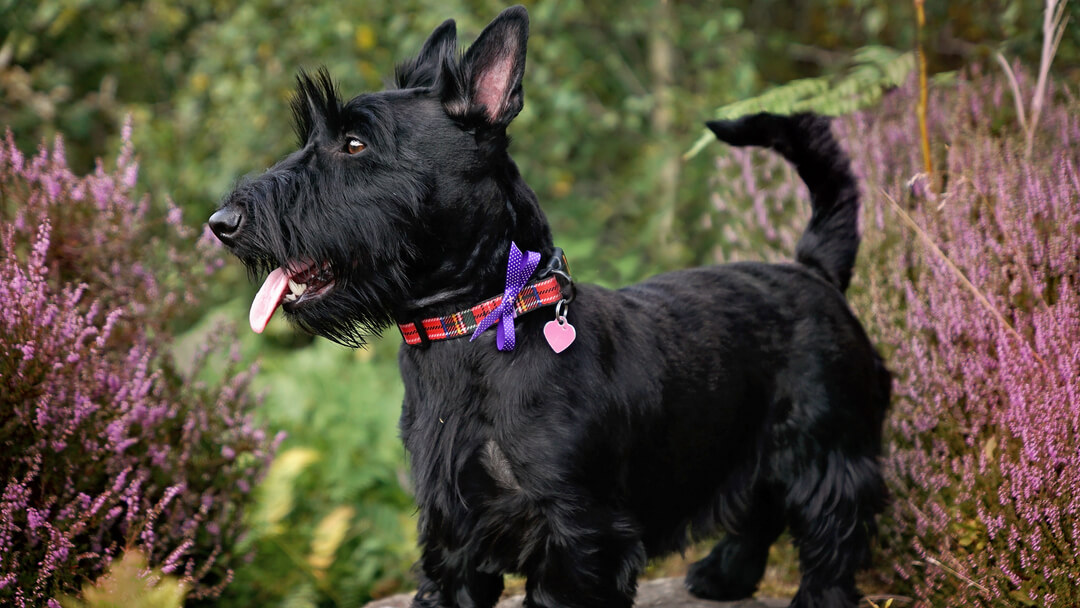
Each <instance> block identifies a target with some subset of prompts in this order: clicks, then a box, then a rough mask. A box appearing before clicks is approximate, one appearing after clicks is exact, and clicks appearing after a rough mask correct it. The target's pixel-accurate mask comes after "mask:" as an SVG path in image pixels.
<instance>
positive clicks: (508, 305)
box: [469, 241, 540, 350]
mask: <svg viewBox="0 0 1080 608" xmlns="http://www.w3.org/2000/svg"><path fill="white" fill-rule="evenodd" d="M538 265H540V254H539V253H537V252H535V251H526V252H525V253H524V254H523V253H521V250H520V249H518V246H517V243H514V242H513V241H511V242H510V259H509V261H508V262H507V263H506V291H504V292H503V298H502V302H500V303H499V306H498V308H496V309H495V310H493V311H491V314H489V315H487V316H486V317H484V320H483V321H481V322H480V324H479V325H477V326H476V331H475V332H473V335H472V337H471V338H469V342H472V341H473V340H475V339H476V337H477V336H479V335H480V334H482V333H483V332H484V330H486V329H487V328H489V327H491V326H492V325H494V324H495V323H498V324H499V330H498V333H497V334H496V340H495V345H496V346H497V347H498V348H499V350H514V306H515V304H516V303H517V297H518V293H520V292H521V288H522V287H524V286H525V283H526V281H528V280H529V277H531V276H532V273H533V271H534V270H536V267H537V266H538Z"/></svg>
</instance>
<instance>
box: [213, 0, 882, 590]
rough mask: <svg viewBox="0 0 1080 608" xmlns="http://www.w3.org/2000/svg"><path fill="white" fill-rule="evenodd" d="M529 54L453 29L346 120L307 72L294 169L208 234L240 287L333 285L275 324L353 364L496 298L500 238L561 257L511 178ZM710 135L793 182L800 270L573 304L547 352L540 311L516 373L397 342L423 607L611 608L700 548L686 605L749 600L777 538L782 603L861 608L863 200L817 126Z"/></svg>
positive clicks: (650, 287)
mask: <svg viewBox="0 0 1080 608" xmlns="http://www.w3.org/2000/svg"><path fill="white" fill-rule="evenodd" d="M527 37H528V17H527V14H526V12H525V10H524V9H523V8H521V7H514V8H510V9H507V10H506V11H504V12H503V13H502V14H501V15H499V17H498V18H496V19H495V20H494V21H493V22H492V23H491V24H490V25H489V26H488V27H487V28H486V29H485V30H484V31H483V32H482V33H481V34H480V37H479V39H478V40H477V41H476V42H475V43H474V44H473V45H472V46H471V47H470V48H469V49H468V51H467V52H466V53H465V54H464V55H463V56H461V55H459V54H458V52H457V50H456V34H455V28H454V23H453V21H447V22H446V23H444V24H442V25H441V26H439V28H437V29H436V30H435V32H434V33H433V34H432V35H431V37H430V38H429V39H428V41H427V42H426V43H425V44H424V47H423V49H422V50H421V52H420V54H419V56H418V57H417V58H416V59H414V60H412V61H409V62H406V63H404V64H402V65H401V66H400V67H399V68H398V70H397V78H396V84H397V87H398V88H396V89H393V90H388V91H384V92H381V93H374V94H368V95H361V96H359V97H356V98H354V99H352V100H350V101H348V102H345V103H342V102H340V101H339V99H338V96H337V94H336V93H335V91H334V87H333V85H332V83H331V80H330V78H329V76H328V75H327V74H326V73H325V72H320V73H319V74H317V75H316V76H314V77H310V76H308V75H305V74H301V75H300V78H299V91H298V94H297V97H296V102H295V103H294V111H295V114H296V126H297V131H298V134H299V136H300V139H301V147H300V149H299V150H297V151H296V152H294V153H293V154H291V155H290V156H289V157H287V158H286V159H284V160H283V161H281V162H280V163H279V164H277V165H275V166H274V167H273V168H271V169H270V170H269V171H267V172H266V173H265V174H263V175H261V176H259V177H257V178H254V179H251V180H248V181H246V182H245V183H243V184H241V185H240V186H239V187H238V188H237V189H236V191H235V192H233V193H232V194H231V195H230V196H229V197H228V198H227V199H226V201H225V202H224V204H223V205H222V208H221V209H220V210H219V211H218V212H217V213H215V214H214V217H213V218H211V226H212V227H213V229H214V231H215V232H216V233H217V234H218V235H219V237H220V238H221V239H222V240H223V241H224V242H225V243H226V244H227V245H228V246H229V248H230V249H231V250H232V251H233V252H234V253H235V254H236V255H237V256H239V257H240V258H241V259H242V260H243V261H244V263H245V264H246V265H247V266H248V268H249V269H250V271H251V272H252V274H253V275H261V274H264V273H266V272H267V271H268V270H270V269H273V268H277V267H279V266H283V267H288V268H290V269H292V271H294V272H295V271H297V270H298V269H299V268H301V267H302V266H305V265H308V264H310V263H311V261H316V264H317V265H318V266H319V267H320V268H324V273H325V276H324V278H323V279H322V280H316V281H315V282H316V283H320V284H325V286H324V287H322V288H320V289H319V290H315V293H307V294H305V295H304V296H302V297H301V298H300V299H299V300H297V301H296V302H292V303H285V304H283V305H282V308H283V309H284V311H285V313H286V314H287V315H288V317H289V318H290V319H291V320H292V321H294V322H295V323H296V324H298V325H300V326H301V327H303V328H305V329H307V330H309V331H312V332H315V333H318V334H321V335H323V336H326V337H328V338H331V339H333V340H337V341H339V342H342V343H345V344H352V345H357V344H360V343H361V342H362V334H363V333H364V332H365V331H378V330H379V329H381V328H384V327H386V326H387V325H388V324H390V323H403V322H408V321H413V320H416V319H418V318H423V317H430V316H438V315H444V314H448V313H451V312H455V311H458V310H463V309H465V308H468V307H470V306H472V305H474V304H476V303H478V302H480V301H482V300H484V299H486V298H489V297H491V296H493V295H497V294H501V293H502V291H503V287H504V279H505V272H506V260H507V251H508V248H509V245H510V242H511V240H513V241H515V242H517V244H518V245H519V246H520V247H521V248H522V249H523V250H531V251H538V252H540V253H541V254H542V255H543V256H544V258H545V259H546V258H548V257H550V256H552V255H553V252H554V245H553V242H552V237H551V232H550V229H549V228H548V224H547V221H546V219H545V218H544V215H543V213H542V211H541V210H540V207H539V206H538V204H537V200H536V196H535V195H534V194H533V192H532V190H530V189H529V187H528V186H527V185H526V184H525V182H524V181H523V180H522V178H521V176H520V175H519V174H518V170H517V168H516V166H515V165H514V163H513V161H512V160H511V159H510V157H509V156H508V154H507V146H508V139H507V136H506V127H507V125H508V124H509V123H510V121H511V120H512V119H513V117H514V116H515V115H516V114H517V113H518V112H519V111H520V109H521V107H522V103H523V99H524V96H523V89H522V84H521V82H522V75H523V73H524V64H525V45H526V40H527ZM710 127H711V128H712V129H713V130H714V131H715V132H716V133H717V135H718V137H719V138H720V139H722V140H725V141H727V142H729V143H732V144H734V145H759V146H770V147H772V148H774V149H776V150H778V151H779V152H781V153H782V154H784V155H785V156H786V157H787V158H788V159H790V160H791V161H792V162H793V163H794V164H795V165H796V167H797V168H798V170H799V173H800V175H801V176H802V177H803V179H804V180H805V181H806V183H807V184H808V186H809V189H810V192H811V195H812V202H813V217H812V219H811V222H810V226H809V227H808V228H807V231H806V233H805V235H804V236H803V238H802V240H801V241H800V242H799V245H798V249H797V251H796V260H797V261H796V262H795V263H790V264H779V265H768V264H762V263H742V264H733V265H727V266H720V267H712V268H699V269H695V270H684V271H680V272H673V273H669V274H664V275H661V276H658V277H655V278H653V279H650V280H648V281H646V282H644V283H641V284H638V285H633V286H630V287H626V288H624V289H620V290H616V291H611V290H607V289H603V288H600V287H595V286H589V285H582V286H579V287H578V289H577V296H576V299H575V300H574V302H573V304H572V305H571V307H570V313H569V318H570V321H571V322H572V323H573V324H574V325H575V326H576V328H577V335H578V338H577V341H576V342H575V343H574V344H573V345H572V346H571V347H570V348H569V349H568V350H566V351H565V352H563V353H561V354H555V353H553V352H552V351H551V349H550V348H549V347H548V345H547V343H546V342H545V341H544V339H543V337H542V326H543V325H544V323H545V322H547V321H549V320H550V319H551V318H552V317H553V313H552V311H551V309H550V308H546V309H541V310H540V311H537V312H533V313H529V314H526V315H523V316H522V317H520V318H518V319H517V321H516V333H517V348H516V349H515V350H513V351H509V352H501V351H498V350H497V349H496V347H495V331H488V332H485V333H484V334H482V335H481V336H480V338H479V339H477V340H476V341H474V342H470V341H468V340H465V339H459V340H449V341H440V342H434V343H432V344H430V346H428V347H426V348H420V347H409V346H403V348H402V350H401V354H400V365H401V374H402V377H403V378H404V380H405V402H404V405H403V410H402V415H401V434H402V437H403V439H404V441H405V446H406V448H407V449H408V451H409V454H410V456H411V461H412V467H413V472H414V476H415V482H416V488H417V490H416V499H417V503H418V505H419V508H420V515H421V517H420V541H421V543H422V545H423V557H422V559H421V562H420V564H419V576H420V581H419V583H420V589H419V592H418V594H417V596H416V599H415V601H414V605H415V606H417V607H421V608H434V607H451V606H453V607H459V608H466V607H474V606H475V607H489V606H492V605H493V604H494V603H495V601H496V600H497V598H498V597H499V594H500V592H501V591H502V585H503V582H502V576H503V574H504V573H508V572H516V573H522V574H524V575H525V576H526V577H527V586H526V589H527V600H526V603H527V605H528V606H530V607H534V608H540V607H554V606H581V607H585V606H588V607H606V608H610V607H616V608H617V607H629V606H631V604H632V602H633V598H634V593H635V590H636V586H637V583H636V578H637V576H638V574H639V573H640V572H641V570H642V568H643V567H644V565H645V562H646V560H647V559H649V558H650V557H652V556H656V555H661V554H664V553H667V552H671V551H678V550H680V549H682V548H683V547H685V545H686V543H687V541H688V538H689V537H690V536H691V535H704V534H708V533H710V532H712V531H714V530H716V529H720V530H722V531H723V532H724V533H725V534H724V536H723V540H721V541H720V543H719V544H718V545H717V546H716V548H715V549H714V550H713V551H712V553H711V554H710V555H709V556H708V557H706V558H705V559H704V560H702V561H700V562H698V563H697V564H695V565H694V567H693V568H692V570H691V571H690V574H689V575H688V576H687V581H686V582H687V586H688V587H689V588H690V590H691V591H692V592H694V593H695V594H697V595H699V596H702V597H709V598H717V599H734V598H741V597H746V596H748V595H751V594H752V593H753V592H754V590H755V588H756V586H757V583H758V580H759V579H760V577H761V575H762V572H763V570H764V567H765V558H766V555H767V552H768V547H769V545H770V544H771V543H772V542H773V541H774V540H776V538H777V536H778V535H779V534H780V533H781V531H783V530H784V529H785V528H787V529H790V530H791V533H792V536H793V537H794V539H795V542H796V543H797V545H798V548H799V555H800V561H801V566H802V577H803V578H802V583H801V586H800V589H799V592H798V595H797V596H796V597H795V599H794V601H793V602H792V605H793V606H799V607H810V606H854V605H855V604H856V601H857V598H858V593H857V591H856V589H855V584H854V574H855V571H856V569H857V568H859V567H861V566H862V565H864V564H865V562H866V560H867V558H868V550H869V549H868V547H869V542H870V540H871V537H872V536H873V533H874V516H875V514H876V513H877V512H879V511H880V510H881V508H882V506H883V502H884V500H885V489H884V485H883V483H882V479H881V475H880V472H879V466H878V455H879V451H880V443H881V426H882V421H883V418H884V415H885V410H886V406H887V404H888V401H889V390H890V377H889V373H888V372H887V371H886V369H885V367H884V365H883V363H882V361H881V359H880V358H879V357H878V355H877V354H876V353H875V351H874V348H873V347H872V346H871V344H870V342H869V340H868V339H867V337H866V334H865V333H864V331H863V329H862V328H861V326H860V325H859V322H858V320H856V318H855V317H854V316H853V315H852V313H851V311H850V310H849V308H848V306H847V304H846V302H845V299H844V296H843V292H844V290H845V289H846V287H847V285H848V282H849V280H850V277H851V269H852V265H853V263H854V259H855V253H856V250H857V247H858V234H857V232H856V216H857V210H858V196H857V188H856V185H855V183H854V180H853V178H852V175H851V172H850V170H849V169H848V161H847V159H846V157H845V156H844V154H843V153H842V152H841V151H840V149H839V148H838V146H837V145H836V143H835V142H834V140H833V138H832V136H831V134H830V132H829V125H828V122H827V121H826V120H825V119H822V118H818V117H815V116H810V115H799V116H794V117H779V116H771V115H764V114H761V115H756V116H751V117H746V118H744V119H741V120H737V121H733V122H718V123H711V124H710ZM587 263H588V262H587V261H584V260H578V261H577V264H579V265H580V264H587ZM330 279H332V282H330Z"/></svg>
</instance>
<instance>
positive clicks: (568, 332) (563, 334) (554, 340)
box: [544, 317, 577, 353]
mask: <svg viewBox="0 0 1080 608" xmlns="http://www.w3.org/2000/svg"><path fill="white" fill-rule="evenodd" d="M559 321H562V322H561V323H560V322H559ZM544 338H545V339H546V340H547V343H548V346H550V347H551V350H553V351H555V352H556V353H561V352H562V351H564V350H566V349H567V348H569V347H570V345H571V344H573V343H574V340H575V339H576V338H577V330H576V329H574V326H573V325H570V323H569V322H567V320H566V317H560V318H559V320H558V321H548V322H547V325H544Z"/></svg>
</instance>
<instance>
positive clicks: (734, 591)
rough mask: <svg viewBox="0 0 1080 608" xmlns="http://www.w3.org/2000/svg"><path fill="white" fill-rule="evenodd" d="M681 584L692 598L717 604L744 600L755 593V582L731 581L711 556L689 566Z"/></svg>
mask: <svg viewBox="0 0 1080 608" xmlns="http://www.w3.org/2000/svg"><path fill="white" fill-rule="evenodd" d="M683 583H684V584H685V585H686V590H687V591H689V592H690V594H691V595H693V596H694V597H699V598H701V599H703V600H713V601H717V602H732V601H735V600H742V599H746V598H748V597H752V596H753V595H754V592H755V591H757V581H754V583H753V584H749V585H748V584H747V583H746V582H744V581H733V580H731V579H730V578H729V577H727V576H725V575H724V572H723V571H722V570H721V568H719V567H718V564H716V563H715V561H713V560H711V556H710V557H706V558H705V559H703V560H701V561H699V562H697V563H695V564H693V565H691V566H690V570H689V571H688V572H687V573H686V579H685V580H684V582H683Z"/></svg>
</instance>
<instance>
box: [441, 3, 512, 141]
mask: <svg viewBox="0 0 1080 608" xmlns="http://www.w3.org/2000/svg"><path fill="white" fill-rule="evenodd" d="M528 39H529V13H528V12H527V11H526V10H525V7H524V6H520V5H519V6H513V7H510V8H508V9H506V10H504V11H503V12H502V13H500V14H499V16H498V17H496V18H495V20H494V21H492V22H491V23H490V24H488V26H487V27H486V28H484V31H483V32H481V33H480V36H479V37H478V38H477V39H476V42H474V43H473V44H472V46H470V47H469V50H468V51H466V52H465V58H464V59H462V62H461V67H462V70H461V72H462V75H463V76H464V82H462V83H461V85H462V88H463V89H464V90H463V91H459V92H458V93H459V95H460V94H461V93H464V99H463V100H460V99H459V101H464V104H461V105H459V106H458V108H460V109H463V110H464V111H465V112H466V113H469V114H473V113H476V114H480V113H481V112H482V116H483V118H484V120H485V121H486V122H487V123H488V124H490V125H492V126H498V127H505V126H506V125H508V124H510V121H511V120H513V119H514V117H515V116H517V114H518V112H520V111H521V108H522V106H523V105H524V104H525V94H524V91H523V90H522V86H521V79H522V77H523V76H524V75H525V45H526V42H527V41H528ZM461 106H464V107H461ZM447 107H448V109H453V108H454V104H447Z"/></svg>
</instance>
